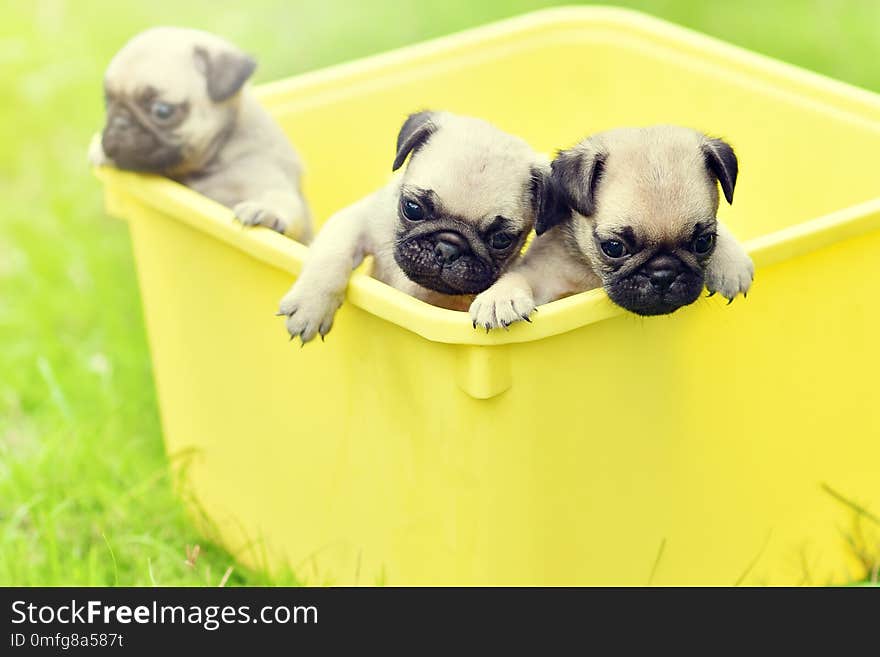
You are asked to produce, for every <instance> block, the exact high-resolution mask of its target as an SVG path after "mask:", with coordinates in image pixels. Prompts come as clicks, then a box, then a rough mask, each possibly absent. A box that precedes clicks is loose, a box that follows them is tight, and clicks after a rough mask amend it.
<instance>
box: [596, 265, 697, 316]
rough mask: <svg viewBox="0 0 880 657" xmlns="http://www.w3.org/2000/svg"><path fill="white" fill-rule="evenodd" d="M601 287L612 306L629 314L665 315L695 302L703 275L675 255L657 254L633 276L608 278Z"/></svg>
mask: <svg viewBox="0 0 880 657" xmlns="http://www.w3.org/2000/svg"><path fill="white" fill-rule="evenodd" d="M604 287H605V291H606V292H607V293H608V296H609V297H610V298H611V300H612V301H613V302H614V303H616V304H617V305H619V306H622V307H623V308H625V309H626V310H629V311H630V312H633V313H635V314H637V315H645V316H650V315H667V314H669V313H672V312H675V311H676V310H678V309H679V308H681V307H682V306H686V305H688V304H691V303H693V302H694V301H696V300H697V299H698V298H699V296H700V292H701V291H702V289H703V272H702V270H700V269H695V268H693V267H690V266H688V265H687V264H685V263H684V262H683V261H682V260H681V259H680V258H678V257H676V256H675V255H672V254H666V253H661V254H658V255H655V256H654V257H652V258H650V259H649V260H648V261H647V262H645V263H644V264H643V265H642V266H641V267H639V268H638V269H636V270H635V271H634V272H628V273H626V274H624V275H622V276H619V277H609V279H608V280H606V282H605V285H604Z"/></svg>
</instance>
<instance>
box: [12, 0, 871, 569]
mask: <svg viewBox="0 0 880 657" xmlns="http://www.w3.org/2000/svg"><path fill="white" fill-rule="evenodd" d="M552 4H556V3H551V2H540V1H535V0H488V1H483V2H473V1H472V0H446V1H445V2H397V1H393V0H364V1H361V2H355V1H349V2H346V1H345V0H322V1H320V2H291V1H284V2H282V1H272V0H250V1H248V2H218V1H217V0H213V1H211V0H201V1H196V2H180V1H179V0H178V1H170V0H149V1H147V0H143V1H141V2H131V1H127V0H76V1H74V0H69V1H67V2H65V1H63V0H38V1H37V0H34V1H32V0H18V1H17V0H2V1H0V89H2V99H3V100H2V103H0V189H2V199H3V212H2V215H0V585H61V584H68V585H103V584H124V585H148V584H153V583H155V584H161V585H174V584H184V585H185V584H209V585H216V584H218V583H220V582H221V580H222V579H223V576H224V574H227V573H228V574H229V577H228V583H229V584H261V583H273V584H291V583H296V582H297V579H296V576H295V573H294V571H295V568H294V569H293V570H291V571H290V572H283V573H276V574H274V575H272V576H270V575H268V574H266V573H265V572H260V571H250V570H245V569H243V568H241V567H239V566H237V565H236V563H235V554H234V553H230V552H228V551H225V550H223V549H221V548H219V547H217V546H216V545H214V544H212V543H211V542H210V541H206V540H205V539H204V537H202V536H200V535H199V534H198V533H197V532H196V530H195V528H194V525H193V524H192V523H191V522H190V521H189V520H188V519H187V518H186V516H185V515H184V513H183V510H182V506H181V504H180V502H179V501H178V500H177V498H176V497H175V495H174V493H173V490H172V489H173V482H172V481H171V477H170V471H169V467H168V461H167V459H166V457H165V455H164V452H163V450H162V441H161V431H160V426H159V419H158V412H157V407H156V399H155V395H154V390H153V381H152V374H151V370H150V357H149V353H148V350H147V345H146V339H145V335H144V328H143V317H142V314H141V308H140V300H139V296H138V289H137V282H136V280H135V273H134V269H133V266H132V261H131V250H130V245H129V239H128V233H127V229H126V226H125V225H124V224H123V223H122V222H118V221H115V220H111V219H108V218H107V217H106V216H105V215H104V212H103V209H102V200H101V189H100V187H99V185H98V183H97V181H96V180H95V179H94V178H93V177H92V176H91V174H90V172H89V169H88V167H87V166H86V159H85V153H86V147H87V144H88V141H89V137H90V136H91V134H92V133H93V132H94V131H96V130H97V129H98V128H99V126H100V124H101V117H102V103H101V98H102V92H101V78H102V72H103V69H104V67H105V66H106V64H107V62H108V61H109V59H110V57H111V56H112V55H113V53H114V52H115V51H116V50H117V49H118V48H119V47H121V46H122V44H123V43H124V42H125V41H126V39H127V38H128V37H130V36H131V35H133V34H134V33H136V32H138V31H140V30H142V29H144V28H146V27H149V26H152V25H159V24H166V25H168V24H177V25H187V26H192V27H199V28H203V29H206V30H210V31H213V32H217V33H220V34H222V35H224V36H226V37H228V38H229V39H231V40H233V41H235V42H237V43H238V44H240V45H241V46H242V47H244V48H245V49H246V50H248V51H250V52H252V53H254V54H256V55H257V56H258V57H259V60H260V68H259V70H258V73H257V76H256V81H257V82H261V81H267V80H274V79H277V78H282V77H288V76H291V75H295V74H297V73H300V72H302V71H308V70H311V69H315V68H319V67H323V66H327V65H329V64H334V63H337V62H341V61H345V60H350V59H353V58H357V57H361V56H364V55H368V54H372V53H376V52H380V51H383V50H387V49H390V48H395V47H398V46H402V45H405V44H409V43H413V42H416V41H420V40H423V39H427V38H430V37H435V36H439V35H443V34H447V33H449V32H452V31H455V30H460V29H463V28H466V27H470V26H474V25H478V24H482V23H486V22H489V21H492V20H495V19H498V18H502V17H506V16H511V15H514V14H518V13H522V12H525V11H528V10H532V9H537V8H540V7H545V6H550V5H552ZM606 4H618V5H622V6H627V7H632V8H636V9H640V10H643V11H646V12H648V13H651V14H654V15H656V16H659V17H662V18H665V19H668V20H670V21H673V22H676V23H679V24H682V25H685V26H688V27H691V28H694V29H696V30H700V31H702V32H706V33H708V34H711V35H714V36H716V37H719V38H721V39H724V40H727V41H730V42H733V43H735V44H738V45H741V46H744V47H746V48H750V49H753V50H756V51H758V52H761V53H765V54H768V55H771V56H774V57H778V58H779V59H782V60H785V61H788V62H792V63H795V64H798V65H801V66H804V67H806V68H810V69H813V70H815V71H818V72H821V73H824V74H826V75H829V76H832V77H835V78H839V79H842V80H845V81H848V82H851V83H854V84H857V85H860V86H863V87H866V88H868V89H872V90H874V91H880V65H878V64H877V62H880V2H876V1H874V0H775V1H773V2H766V1H762V0H726V1H725V0H630V1H624V2H609V3H606ZM289 521H290V522H296V519H295V518H291V519H290V520H289ZM196 544H199V545H200V552H199V555H198V557H197V558H195V559H193V558H189V559H187V550H188V547H190V546H193V545H196ZM234 547H235V546H233V548H234ZM243 547H244V546H242V548H243ZM233 552H234V550H233ZM230 567H231V568H232V570H231V572H230V571H229V569H230Z"/></svg>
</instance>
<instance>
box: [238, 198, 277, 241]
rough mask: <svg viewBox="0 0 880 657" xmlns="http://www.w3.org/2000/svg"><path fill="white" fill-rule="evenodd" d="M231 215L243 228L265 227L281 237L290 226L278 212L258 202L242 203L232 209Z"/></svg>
mask: <svg viewBox="0 0 880 657" xmlns="http://www.w3.org/2000/svg"><path fill="white" fill-rule="evenodd" d="M232 213H233V214H234V215H235V218H236V220H237V221H240V222H241V223H242V225H244V226H265V227H266V228H271V229H272V230H274V231H275V232H278V233H281V234H282V235H283V234H284V233H286V232H287V229H288V227H289V226H290V222H289V221H288V220H287V219H286V218H284V217H283V216H282V215H281V213H280V212H277V211H275V210H273V209H272V208H270V207H268V206H266V205H263V204H262V203H260V202H259V201H243V202H241V203H239V204H238V205H236V206H235V207H234V208H232Z"/></svg>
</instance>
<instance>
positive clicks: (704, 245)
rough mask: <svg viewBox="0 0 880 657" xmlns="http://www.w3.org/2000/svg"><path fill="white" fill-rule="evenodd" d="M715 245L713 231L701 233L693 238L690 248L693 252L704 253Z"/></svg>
mask: <svg viewBox="0 0 880 657" xmlns="http://www.w3.org/2000/svg"><path fill="white" fill-rule="evenodd" d="M713 246H715V233H703V234H702V235H700V236H699V237H697V239H695V240H694V243H693V246H692V249H693V252H694V253H698V254H700V255H705V254H707V253H709V251H711V250H712V247H713Z"/></svg>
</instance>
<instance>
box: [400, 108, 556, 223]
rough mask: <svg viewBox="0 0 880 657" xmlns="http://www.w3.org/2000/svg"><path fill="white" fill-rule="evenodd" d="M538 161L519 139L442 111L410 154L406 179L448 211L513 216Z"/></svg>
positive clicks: (522, 201)
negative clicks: (433, 129)
mask: <svg viewBox="0 0 880 657" xmlns="http://www.w3.org/2000/svg"><path fill="white" fill-rule="evenodd" d="M538 162H539V157H538V156H537V155H536V154H535V152H534V151H533V150H532V149H531V147H530V146H529V145H528V144H527V143H526V142H525V141H523V140H522V139H519V138H517V137H514V136H513V135H510V134H507V133H505V132H503V131H501V130H499V129H498V128H495V127H494V126H492V125H491V124H489V123H487V122H485V121H481V120H479V119H471V118H468V117H457V116H444V117H443V118H442V119H441V120H440V125H439V127H438V130H437V131H436V132H435V133H434V134H432V135H431V137H430V139H428V142H427V143H426V144H425V145H424V146H423V147H422V148H421V149H420V150H419V151H418V152H417V153H415V155H414V157H413V158H412V159H411V161H410V164H409V166H408V168H407V171H406V182H407V184H408V185H414V186H417V187H420V188H422V189H430V190H433V191H434V193H435V194H436V195H437V197H438V198H439V199H440V200H441V201H442V202H443V206H444V208H445V209H446V210H447V211H448V212H450V213H453V214H457V215H460V216H464V217H471V218H480V217H488V216H495V215H504V216H508V215H510V216H518V215H519V214H521V213H522V211H523V207H524V204H525V203H526V201H527V199H528V189H529V183H530V181H531V172H532V167H534V166H535V165H536V164H537V163H538Z"/></svg>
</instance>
